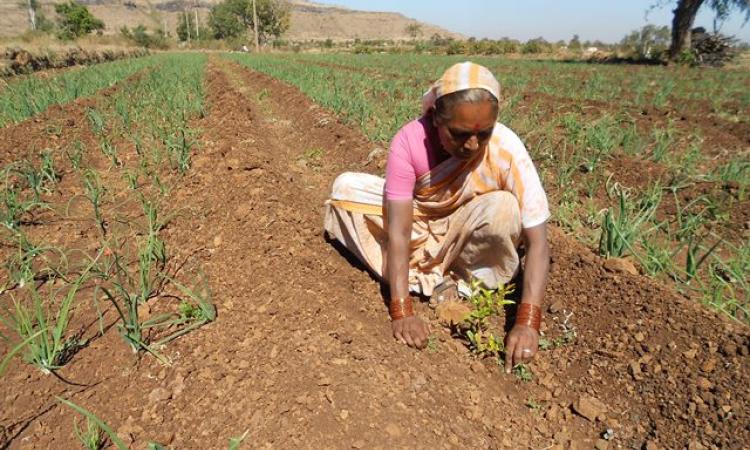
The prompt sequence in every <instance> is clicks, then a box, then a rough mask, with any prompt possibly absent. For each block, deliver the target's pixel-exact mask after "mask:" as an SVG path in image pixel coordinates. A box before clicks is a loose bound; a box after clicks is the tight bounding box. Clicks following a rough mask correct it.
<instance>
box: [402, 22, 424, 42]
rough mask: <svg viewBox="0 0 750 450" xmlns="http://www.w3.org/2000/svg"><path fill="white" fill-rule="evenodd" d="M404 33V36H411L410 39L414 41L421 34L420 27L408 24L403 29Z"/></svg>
mask: <svg viewBox="0 0 750 450" xmlns="http://www.w3.org/2000/svg"><path fill="white" fill-rule="evenodd" d="M404 31H406V34H408V35H409V36H411V38H412V39H416V38H417V37H418V36H419V35H421V34H422V25H420V24H418V23H417V22H414V23H410V24H409V25H407V26H406V27H405V28H404Z"/></svg>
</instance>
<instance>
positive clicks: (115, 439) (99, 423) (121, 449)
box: [55, 396, 128, 450]
mask: <svg viewBox="0 0 750 450" xmlns="http://www.w3.org/2000/svg"><path fill="white" fill-rule="evenodd" d="M55 398H56V399H57V401H59V402H60V403H62V404H63V405H65V406H67V407H69V408H71V409H73V410H74V411H76V412H78V413H79V414H83V416H84V417H86V419H87V420H89V421H91V422H92V423H93V424H94V425H95V426H96V427H98V429H99V430H101V431H103V432H104V433H106V434H107V436H108V437H109V439H110V440H111V441H112V444H114V446H115V447H117V450H128V446H127V445H125V443H124V442H123V441H122V439H120V437H119V436H118V435H117V433H115V432H114V431H113V430H112V428H110V427H109V425H107V424H106V423H104V421H103V420H102V419H100V418H98V417H97V416H96V415H94V413H92V412H91V411H89V410H87V409H86V408H83V407H81V406H78V405H76V404H75V403H73V402H71V401H70V400H66V399H64V398H61V397H57V396H56V397H55ZM100 434H101V432H100ZM87 448H89V447H87Z"/></svg>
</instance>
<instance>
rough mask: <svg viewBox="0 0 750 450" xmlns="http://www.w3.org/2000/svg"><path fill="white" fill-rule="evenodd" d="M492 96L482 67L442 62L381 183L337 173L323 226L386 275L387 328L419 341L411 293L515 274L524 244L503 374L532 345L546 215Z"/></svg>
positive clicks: (446, 290) (538, 188)
mask: <svg viewBox="0 0 750 450" xmlns="http://www.w3.org/2000/svg"><path fill="white" fill-rule="evenodd" d="M499 98H500V84H499V83H498V81H497V80H496V79H495V77H494V76H493V75H492V73H491V72H490V71H489V70H488V69H487V68H485V67H482V66H480V65H477V64H473V63H470V62H465V63H461V64H456V65H454V66H452V67H451V68H449V69H448V70H447V71H446V72H445V73H444V74H443V76H442V77H441V78H440V79H439V80H438V81H437V82H435V83H434V84H433V85H432V87H431V88H430V89H429V91H427V93H425V95H424V97H423V99H422V112H423V115H422V116H421V117H420V118H418V119H416V120H413V121H411V122H409V123H407V124H406V125H405V126H404V127H403V128H401V130H400V131H399V132H398V133H397V134H396V136H395V137H394V138H393V141H392V143H391V147H390V152H389V155H388V162H387V166H386V175H385V180H384V179H382V178H380V177H377V176H374V175H369V174H363V173H351V172H348V173H344V174H342V175H340V176H339V177H338V178H337V179H336V181H335V182H334V184H333V192H332V194H331V199H330V200H329V201H328V202H327V203H326V213H325V230H326V232H327V233H328V235H329V236H331V237H334V238H336V239H337V240H338V241H340V242H341V243H342V244H343V245H345V246H346V247H347V248H348V249H349V250H350V251H351V252H352V253H354V254H355V255H356V256H357V257H358V258H359V259H360V260H361V261H362V262H364V263H365V264H366V265H367V266H368V267H369V268H370V270H372V272H374V273H375V274H376V275H377V276H378V277H379V278H381V279H383V280H384V281H386V282H388V284H389V289H390V296H391V299H390V307H389V310H390V316H391V319H392V323H391V325H392V329H393V335H394V337H395V338H396V339H398V340H399V341H401V342H403V343H405V344H408V345H410V346H413V347H417V348H422V347H424V346H425V345H426V343H427V338H428V335H429V328H428V325H427V324H426V323H425V321H423V320H422V319H421V318H419V317H418V316H416V315H415V314H414V310H413V307H412V300H411V298H410V297H409V291H411V292H414V293H418V294H422V295H425V296H430V295H431V296H432V297H433V299H435V300H436V301H440V300H441V299H444V298H450V297H456V296H458V295H464V294H465V293H466V291H467V289H466V288H467V287H468V282H469V281H470V280H471V279H472V278H474V279H478V280H480V281H481V282H482V283H483V284H484V285H485V286H486V287H488V288H496V287H497V286H498V285H500V284H504V283H507V282H508V281H510V280H511V279H512V278H513V277H514V276H515V275H516V274H517V273H518V271H519V269H520V261H519V256H518V251H517V248H518V246H519V245H521V244H523V245H524V247H525V252H526V258H525V267H524V270H523V272H522V273H523V293H522V296H521V303H520V305H519V306H518V309H517V312H516V320H515V325H514V326H513V328H512V329H511V330H510V332H509V333H508V334H507V336H506V337H505V345H506V358H505V369H506V371H508V372H510V369H511V367H512V366H513V365H515V364H518V363H522V362H526V361H528V360H530V359H531V358H533V356H534V355H535V354H536V352H537V348H538V342H539V324H540V322H541V304H542V301H543V299H544V291H545V287H546V284H547V273H548V270H549V246H548V244H547V224H546V223H547V219H548V218H549V216H550V213H549V206H548V203H547V196H546V194H545V192H544V190H543V188H542V185H541V183H540V181H539V176H538V174H537V172H536V169H535V167H534V164H533V163H532V161H531V159H530V158H529V155H528V152H527V151H526V148H525V146H524V145H523V143H522V142H521V140H520V139H519V138H518V136H516V134H515V133H514V132H513V131H511V130H510V129H509V128H507V127H506V126H504V125H503V124H501V123H498V122H497V115H498V110H499V106H498V100H499ZM454 280H458V282H457V283H456V281H454Z"/></svg>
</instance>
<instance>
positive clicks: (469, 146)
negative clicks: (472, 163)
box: [464, 136, 479, 152]
mask: <svg viewBox="0 0 750 450" xmlns="http://www.w3.org/2000/svg"><path fill="white" fill-rule="evenodd" d="M464 148H465V149H466V150H470V151H472V152H473V151H475V150H476V149H478V148H479V139H477V137H476V136H471V137H470V138H469V139H467V140H466V142H464Z"/></svg>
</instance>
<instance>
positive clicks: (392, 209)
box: [385, 200, 429, 348]
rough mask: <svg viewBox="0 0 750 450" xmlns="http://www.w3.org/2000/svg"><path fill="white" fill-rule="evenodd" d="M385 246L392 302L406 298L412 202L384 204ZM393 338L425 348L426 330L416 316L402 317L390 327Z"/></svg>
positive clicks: (427, 328)
mask: <svg viewBox="0 0 750 450" xmlns="http://www.w3.org/2000/svg"><path fill="white" fill-rule="evenodd" d="M385 205H386V216H387V221H388V223H387V227H388V245H387V252H386V279H387V281H388V283H389V288H390V293H391V301H392V302H393V301H395V300H397V299H401V298H408V297H409V244H410V241H411V229H412V221H413V220H414V210H413V208H414V206H413V203H412V201H411V200H386V203H385ZM391 325H392V329H393V336H394V337H395V338H396V339H398V340H399V341H401V342H403V343H405V344H408V345H409V346H411V347H417V348H422V347H424V346H425V345H427V337H428V335H429V327H428V326H427V324H426V323H424V322H423V321H422V319H420V318H419V317H417V316H411V317H404V318H403V319H398V320H394V321H393V322H392V323H391Z"/></svg>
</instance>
